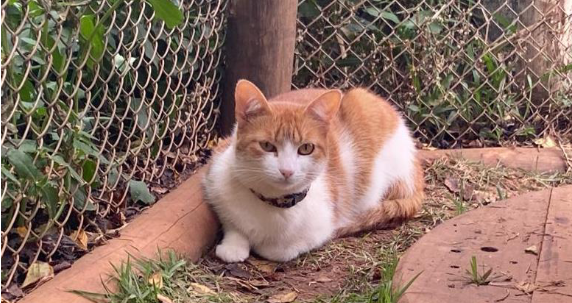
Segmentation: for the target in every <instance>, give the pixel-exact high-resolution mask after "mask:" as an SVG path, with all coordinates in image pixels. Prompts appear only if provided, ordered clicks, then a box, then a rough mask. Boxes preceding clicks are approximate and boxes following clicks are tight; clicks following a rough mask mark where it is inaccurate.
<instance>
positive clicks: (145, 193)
mask: <svg viewBox="0 0 572 303" xmlns="http://www.w3.org/2000/svg"><path fill="white" fill-rule="evenodd" d="M129 193H131V199H132V200H133V201H135V202H137V201H141V202H143V203H145V204H152V203H155V196H153V195H152V194H151V193H150V192H149V188H147V184H145V182H143V181H135V180H131V181H129Z"/></svg>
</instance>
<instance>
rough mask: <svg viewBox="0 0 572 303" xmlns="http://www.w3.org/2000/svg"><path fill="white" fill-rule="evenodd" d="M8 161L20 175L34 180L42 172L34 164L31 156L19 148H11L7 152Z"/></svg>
mask: <svg viewBox="0 0 572 303" xmlns="http://www.w3.org/2000/svg"><path fill="white" fill-rule="evenodd" d="M7 156H8V162H10V164H12V165H13V166H14V169H16V172H17V173H18V175H19V176H20V177H24V178H27V179H29V180H32V181H36V180H37V179H38V177H40V176H42V173H41V172H40V171H39V170H38V169H37V168H36V166H35V165H34V160H33V159H32V157H30V156H29V155H27V154H26V153H24V152H23V151H21V150H18V149H12V150H10V151H9V152H8V155H7Z"/></svg>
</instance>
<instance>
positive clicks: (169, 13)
mask: <svg viewBox="0 0 572 303" xmlns="http://www.w3.org/2000/svg"><path fill="white" fill-rule="evenodd" d="M147 2H149V4H151V6H152V7H153V10H154V11H155V17H157V18H159V19H161V20H163V22H165V25H167V27H168V28H173V27H175V26H177V25H179V24H181V22H183V18H184V16H183V12H182V11H181V10H180V9H179V8H178V7H177V6H176V5H175V4H174V3H173V2H171V1H170V0H147Z"/></svg>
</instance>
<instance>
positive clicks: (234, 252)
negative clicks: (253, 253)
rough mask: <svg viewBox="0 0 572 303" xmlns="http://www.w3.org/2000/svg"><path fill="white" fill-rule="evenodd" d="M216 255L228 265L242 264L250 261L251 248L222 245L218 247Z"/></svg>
mask: <svg viewBox="0 0 572 303" xmlns="http://www.w3.org/2000/svg"><path fill="white" fill-rule="evenodd" d="M215 254H216V256H217V257H219V258H220V259H221V260H223V261H224V262H227V263H234V262H242V261H244V260H246V259H248V256H249V255H250V248H249V247H243V246H240V245H232V244H224V243H223V244H220V245H217V247H216V250H215Z"/></svg>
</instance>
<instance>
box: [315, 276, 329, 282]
mask: <svg viewBox="0 0 572 303" xmlns="http://www.w3.org/2000/svg"><path fill="white" fill-rule="evenodd" d="M332 281H333V280H332V279H330V278H328V277H318V279H316V282H322V283H327V282H332Z"/></svg>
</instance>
